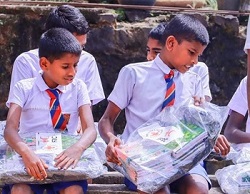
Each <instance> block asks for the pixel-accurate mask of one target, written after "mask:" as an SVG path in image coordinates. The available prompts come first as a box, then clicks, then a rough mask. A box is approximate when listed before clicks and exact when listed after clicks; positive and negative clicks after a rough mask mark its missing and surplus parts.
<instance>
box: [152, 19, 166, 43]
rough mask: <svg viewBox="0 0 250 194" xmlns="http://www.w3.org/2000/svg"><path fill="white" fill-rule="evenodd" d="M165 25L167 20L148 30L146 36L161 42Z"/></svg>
mask: <svg viewBox="0 0 250 194" xmlns="http://www.w3.org/2000/svg"><path fill="white" fill-rule="evenodd" d="M167 25H168V23H167V22H165V23H160V24H158V25H157V26H156V27H154V28H153V29H152V30H150V32H149V34H148V38H152V39H155V40H158V41H159V42H160V43H161V39H162V35H163V33H164V31H165V28H166V26H167Z"/></svg>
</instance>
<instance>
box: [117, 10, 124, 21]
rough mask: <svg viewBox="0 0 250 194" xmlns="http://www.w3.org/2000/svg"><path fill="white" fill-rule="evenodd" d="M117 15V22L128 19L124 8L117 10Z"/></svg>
mask: <svg viewBox="0 0 250 194" xmlns="http://www.w3.org/2000/svg"><path fill="white" fill-rule="evenodd" d="M115 13H116V14H117V21H124V20H125V19H126V15H125V11H124V9H122V8H119V9H117V10H115Z"/></svg>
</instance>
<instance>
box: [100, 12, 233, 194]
mask: <svg viewBox="0 0 250 194" xmlns="http://www.w3.org/2000/svg"><path fill="white" fill-rule="evenodd" d="M208 42H209V36H208V32H207V30H206V28H205V27H204V26H203V25H202V24H201V23H200V21H198V20H197V19H196V18H194V17H193V16H191V15H184V14H180V15H177V16H175V17H174V18H173V19H172V20H171V21H170V23H169V24H168V25H167V27H166V29H165V30H164V34H163V37H162V45H164V46H163V48H162V50H161V52H160V54H159V55H157V56H156V58H155V59H154V60H153V61H149V62H144V63H135V64H129V65H127V66H125V67H123V68H122V69H121V71H120V73H119V76H118V79H117V81H116V84H115V86H114V89H113V91H112V92H111V94H110V96H109V97H108V100H109V104H108V106H107V108H106V111H105V113H104V115H103V116H102V118H101V120H100V121H99V125H98V127H99V132H100V135H101V136H102V138H103V139H104V141H105V142H106V143H107V144H108V145H107V149H106V157H107V160H108V161H110V162H113V163H117V164H119V163H120V161H119V160H118V158H117V154H116V152H115V146H119V145H120V144H121V143H122V141H121V139H122V140H123V141H124V142H126V140H127V138H128V136H129V135H130V134H131V133H132V132H133V131H134V130H135V129H136V128H138V127H139V126H140V125H142V124H143V123H145V122H146V121H148V120H149V119H151V118H153V117H155V116H156V115H158V114H159V113H160V111H161V110H162V105H163V101H164V97H165V94H166V81H165V80H164V76H165V74H169V73H170V72H174V77H173V81H174V83H175V100H174V105H173V106H178V105H180V104H181V103H182V102H183V101H186V100H190V99H192V98H194V97H195V96H196V98H194V101H195V102H194V103H195V104H196V105H199V104H200V102H201V98H200V97H204V95H203V89H202V84H201V81H200V77H199V76H198V75H197V74H196V73H194V72H191V71H188V70H189V69H190V68H191V67H192V66H194V65H195V64H197V63H198V56H199V55H201V54H202V52H203V51H204V49H205V48H206V46H207V44H208ZM122 109H125V114H126V122H127V123H126V127H125V129H124V132H123V134H122V136H121V139H119V138H117V137H116V136H115V135H114V126H113V125H114V122H115V120H116V118H117V116H118V115H119V114H120V112H121V110H122ZM216 144H217V146H218V147H217V148H216V150H217V151H221V152H222V154H227V153H228V151H229V149H228V147H229V145H224V144H225V142H224V141H222V142H221V141H217V143H216ZM221 148H222V149H221ZM220 149H221V150H220ZM125 184H126V185H127V186H128V188H130V189H131V190H137V188H136V186H135V185H134V184H133V183H132V182H130V181H129V180H127V181H126V182H125ZM210 186H211V182H210V180H209V178H208V176H207V174H206V171H205V169H204V168H203V167H202V166H201V165H197V166H196V167H194V168H193V169H192V170H191V171H190V172H189V173H188V174H187V175H185V176H183V177H182V178H180V179H178V180H176V181H174V182H173V183H171V184H170V190H171V192H177V193H180V194H184V193H185V194H186V193H188V194H197V193H208V190H209V188H210ZM138 192H139V193H143V192H142V191H138ZM156 193H157V194H163V193H164V194H166V193H170V191H169V189H168V187H165V188H163V189H161V190H159V191H157V192H156Z"/></svg>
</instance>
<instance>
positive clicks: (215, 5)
mask: <svg viewBox="0 0 250 194" xmlns="http://www.w3.org/2000/svg"><path fill="white" fill-rule="evenodd" d="M206 3H207V6H208V7H211V8H212V9H215V10H218V3H217V0H206Z"/></svg>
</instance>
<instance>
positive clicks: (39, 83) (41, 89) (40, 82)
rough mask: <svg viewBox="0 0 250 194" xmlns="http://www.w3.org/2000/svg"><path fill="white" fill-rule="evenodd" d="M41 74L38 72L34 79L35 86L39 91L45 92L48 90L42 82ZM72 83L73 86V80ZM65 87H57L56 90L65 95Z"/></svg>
mask: <svg viewBox="0 0 250 194" xmlns="http://www.w3.org/2000/svg"><path fill="white" fill-rule="evenodd" d="M42 74H43V72H42V71H40V72H39V74H38V76H37V78H36V85H37V87H38V88H39V90H40V91H45V90H47V89H49V87H48V86H47V84H46V83H45V81H44V80H43V77H42ZM72 83H73V84H75V82H74V80H73V82H72ZM67 86H68V85H67ZM67 86H62V85H58V86H57V87H56V88H57V89H58V90H60V91H61V92H62V93H65V92H66V91H67V88H68V87H67Z"/></svg>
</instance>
